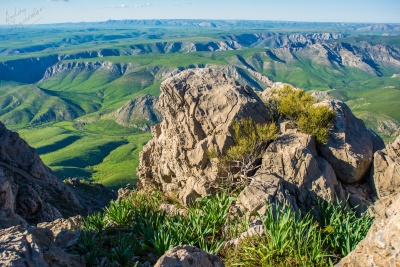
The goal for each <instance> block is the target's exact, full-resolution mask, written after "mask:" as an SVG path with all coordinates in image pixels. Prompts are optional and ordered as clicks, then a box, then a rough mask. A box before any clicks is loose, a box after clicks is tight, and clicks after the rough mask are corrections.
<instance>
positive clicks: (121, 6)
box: [109, 5, 129, 8]
mask: <svg viewBox="0 0 400 267" xmlns="http://www.w3.org/2000/svg"><path fill="white" fill-rule="evenodd" d="M109 7H110V8H127V7H129V6H127V5H111V6H109Z"/></svg>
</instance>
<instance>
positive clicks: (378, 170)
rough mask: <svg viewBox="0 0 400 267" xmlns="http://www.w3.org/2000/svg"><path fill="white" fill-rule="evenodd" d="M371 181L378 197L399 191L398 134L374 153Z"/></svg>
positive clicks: (399, 150) (399, 153) (399, 149)
mask: <svg viewBox="0 0 400 267" xmlns="http://www.w3.org/2000/svg"><path fill="white" fill-rule="evenodd" d="M372 173H373V181H374V185H375V190H376V194H377V196H378V197H379V198H381V197H384V196H387V195H390V194H393V193H395V192H400V136H399V137H397V139H396V140H395V141H394V142H393V143H392V144H389V145H387V146H386V148H385V149H382V150H379V151H377V152H375V154H374V165H373V172H372Z"/></svg>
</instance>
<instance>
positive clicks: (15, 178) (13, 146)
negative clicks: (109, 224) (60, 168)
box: [0, 123, 84, 227]
mask: <svg viewBox="0 0 400 267" xmlns="http://www.w3.org/2000/svg"><path fill="white" fill-rule="evenodd" d="M0 191H1V192H2V194H1V197H0V211H1V212H2V213H3V214H5V215H6V217H3V218H2V221H1V225H0V226H1V227H10V226H12V225H25V224H26V222H28V223H30V224H36V223H39V222H44V221H53V220H55V219H58V218H60V217H61V216H62V213H63V212H64V213H65V214H68V213H69V212H71V211H70V210H69V209H72V211H81V212H82V210H84V208H83V206H82V204H81V202H80V200H79V199H78V197H77V196H76V194H75V193H74V192H73V191H72V190H71V189H70V188H69V187H67V186H66V185H65V184H64V183H63V182H62V181H61V180H59V179H58V178H57V177H56V176H55V175H54V174H53V173H52V171H51V170H50V169H49V168H48V167H47V166H46V165H44V163H43V162H42V160H41V159H40V157H39V155H38V154H37V153H36V151H35V149H33V148H32V147H30V146H29V145H28V144H27V143H26V142H25V141H24V140H23V139H21V138H20V137H19V135H18V134H17V133H15V132H12V131H9V130H8V129H7V128H6V127H5V126H4V124H2V123H0ZM50 203H51V204H50ZM66 203H68V207H66V205H65V204H66ZM5 218H9V219H10V220H9V221H8V222H7V220H5ZM21 218H22V219H23V220H21Z"/></svg>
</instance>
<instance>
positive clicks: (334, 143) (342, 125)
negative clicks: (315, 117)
mask: <svg viewBox="0 0 400 267" xmlns="http://www.w3.org/2000/svg"><path fill="white" fill-rule="evenodd" d="M317 105H326V106H328V107H330V108H331V109H332V110H334V111H335V112H336V119H335V120H334V123H333V124H334V125H333V129H332V130H331V134H330V136H329V139H328V143H327V144H326V145H319V146H318V151H319V153H320V154H321V156H322V157H323V158H325V159H326V160H327V161H328V162H329V163H330V164H331V166H332V168H333V169H334V171H335V173H336V176H337V178H338V179H339V180H341V181H342V182H343V183H345V184H350V183H355V182H360V181H361V180H363V179H364V178H365V177H366V175H367V174H368V172H369V170H370V167H371V164H372V155H373V152H374V142H373V138H374V137H373V136H372V135H371V133H370V132H369V131H368V130H367V128H366V127H365V124H364V122H363V121H362V120H360V119H357V118H356V117H355V116H354V115H353V113H352V112H351V110H350V108H349V107H348V106H347V105H346V104H344V103H343V102H340V101H324V102H321V103H318V104H317Z"/></svg>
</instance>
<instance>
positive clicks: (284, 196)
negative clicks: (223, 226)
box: [235, 172, 297, 216]
mask: <svg viewBox="0 0 400 267" xmlns="http://www.w3.org/2000/svg"><path fill="white" fill-rule="evenodd" d="M283 181H284V180H283V179H281V178H279V177H277V176H275V175H274V174H268V173H265V172H258V173H257V174H256V175H254V176H253V177H252V178H251V182H250V184H249V185H248V186H246V187H245V188H244V189H243V190H242V192H240V194H239V196H238V198H237V200H236V205H235V206H236V207H237V210H238V212H239V215H240V216H242V215H245V216H249V215H254V213H255V212H258V213H259V214H260V215H263V214H264V213H265V207H266V205H267V204H270V203H273V204H274V203H276V202H281V203H282V202H283V201H284V200H286V201H288V202H289V203H291V204H292V206H294V207H296V208H297V205H296V202H295V199H293V197H292V196H291V195H290V193H289V192H288V191H287V190H285V188H284V186H283Z"/></svg>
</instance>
